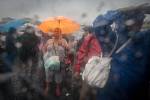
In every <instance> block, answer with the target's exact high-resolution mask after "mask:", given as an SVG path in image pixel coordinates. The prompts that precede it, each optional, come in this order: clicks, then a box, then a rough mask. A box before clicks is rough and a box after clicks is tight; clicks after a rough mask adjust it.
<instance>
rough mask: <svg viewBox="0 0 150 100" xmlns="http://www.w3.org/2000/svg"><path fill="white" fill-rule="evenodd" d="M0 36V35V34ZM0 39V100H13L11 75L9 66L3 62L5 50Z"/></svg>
mask: <svg viewBox="0 0 150 100" xmlns="http://www.w3.org/2000/svg"><path fill="white" fill-rule="evenodd" d="M0 35H1V34H0ZM2 42H3V41H1V39H0V99H1V100H14V94H13V88H12V84H11V77H12V75H13V73H12V69H11V66H10V64H7V62H8V61H5V60H6V59H5V56H4V55H5V54H6V49H5V48H4V47H5V46H3V43H2Z"/></svg>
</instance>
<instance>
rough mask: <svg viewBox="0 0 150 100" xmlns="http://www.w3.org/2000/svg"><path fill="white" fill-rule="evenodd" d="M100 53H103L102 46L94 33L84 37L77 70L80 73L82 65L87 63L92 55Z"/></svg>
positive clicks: (76, 65)
mask: <svg viewBox="0 0 150 100" xmlns="http://www.w3.org/2000/svg"><path fill="white" fill-rule="evenodd" d="M100 53H101V46H100V44H99V42H98V40H97V39H96V37H95V36H94V35H93V34H88V35H87V36H86V37H85V38H84V40H83V42H82V44H81V46H80V48H79V50H78V52H77V58H76V63H75V72H79V73H80V68H81V66H82V65H84V64H85V63H87V61H88V59H89V58H91V57H92V56H99V55H100Z"/></svg>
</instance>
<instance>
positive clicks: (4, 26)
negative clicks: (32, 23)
mask: <svg viewBox="0 0 150 100" xmlns="http://www.w3.org/2000/svg"><path fill="white" fill-rule="evenodd" d="M28 22H29V21H28V20H26V19H17V20H13V21H10V22H8V23H5V24H1V25H0V32H8V31H9V29H10V28H11V27H13V28H18V27H20V26H22V25H23V24H25V23H28Z"/></svg>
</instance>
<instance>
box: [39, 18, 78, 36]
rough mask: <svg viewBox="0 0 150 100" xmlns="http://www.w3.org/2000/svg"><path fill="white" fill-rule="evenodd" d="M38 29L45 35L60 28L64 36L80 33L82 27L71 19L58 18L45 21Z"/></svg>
mask: <svg viewBox="0 0 150 100" xmlns="http://www.w3.org/2000/svg"><path fill="white" fill-rule="evenodd" d="M38 28H39V29H40V30H41V31H43V32H44V33H48V32H54V30H55V29H56V28H60V29H61V33H62V34H71V33H73V32H75V31H78V30H79V29H80V25H79V24H78V23H76V22H75V21H73V20H71V19H69V18H65V17H63V16H58V17H53V18H49V19H47V20H45V21H44V22H42V23H41V24H40V25H39V26H38Z"/></svg>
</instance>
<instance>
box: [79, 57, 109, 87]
mask: <svg viewBox="0 0 150 100" xmlns="http://www.w3.org/2000/svg"><path fill="white" fill-rule="evenodd" d="M110 62H111V57H98V56H93V57H92V58H91V59H89V61H88V63H87V64H86V66H85V69H84V71H83V74H82V79H83V80H85V81H86V82H87V83H88V84H89V85H90V86H93V87H99V88H103V87H104V86H105V84H106V82H107V80H108V77H109V72H110Z"/></svg>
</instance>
